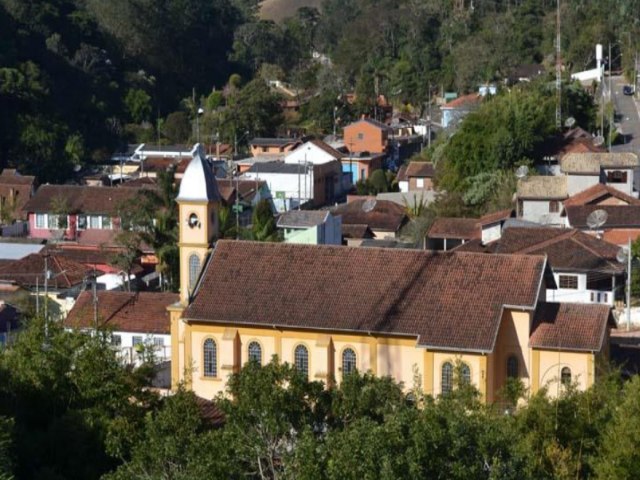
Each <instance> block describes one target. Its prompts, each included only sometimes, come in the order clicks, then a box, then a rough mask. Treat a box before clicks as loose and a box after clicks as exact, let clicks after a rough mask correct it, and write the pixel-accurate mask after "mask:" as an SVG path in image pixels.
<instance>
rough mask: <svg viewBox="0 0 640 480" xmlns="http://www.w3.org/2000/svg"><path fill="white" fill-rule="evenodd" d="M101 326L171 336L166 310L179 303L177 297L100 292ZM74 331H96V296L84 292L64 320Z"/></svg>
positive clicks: (159, 294)
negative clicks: (76, 329) (94, 328)
mask: <svg viewBox="0 0 640 480" xmlns="http://www.w3.org/2000/svg"><path fill="white" fill-rule="evenodd" d="M97 297H98V322H99V323H100V325H101V326H107V327H111V328H113V329H114V330H116V331H121V332H135V333H147V334H154V333H155V334H163V335H168V334H169V333H170V331H171V325H170V321H169V312H168V311H167V307H168V306H169V305H172V304H174V303H176V302H177V301H178V300H179V295H178V294H176V293H159V292H116V291H100V292H98V294H97ZM64 325H65V326H66V327H71V328H93V326H94V323H93V295H92V294H91V292H82V293H81V294H80V296H79V297H78V300H77V301H76V303H75V305H74V306H73V308H72V309H71V311H70V312H69V315H67V318H66V319H65V320H64Z"/></svg>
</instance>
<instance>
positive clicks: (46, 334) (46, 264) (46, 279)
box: [44, 255, 49, 340]
mask: <svg viewBox="0 0 640 480" xmlns="http://www.w3.org/2000/svg"><path fill="white" fill-rule="evenodd" d="M48 293H49V255H44V338H45V340H46V339H47V338H49V309H48V303H49V302H48V301H47V295H48Z"/></svg>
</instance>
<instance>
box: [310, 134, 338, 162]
mask: <svg viewBox="0 0 640 480" xmlns="http://www.w3.org/2000/svg"><path fill="white" fill-rule="evenodd" d="M309 143H310V144H312V145H315V146H316V147H318V148H319V149H320V150H322V151H323V152H325V153H327V154H329V155H331V156H332V157H333V158H335V159H336V160H340V159H341V158H342V157H344V154H343V153H341V152H339V151H338V150H336V149H335V148H333V147H332V146H331V145H329V144H328V143H325V142H323V141H322V140H317V139H314V140H309ZM302 147H304V145H301V147H300V148H302Z"/></svg>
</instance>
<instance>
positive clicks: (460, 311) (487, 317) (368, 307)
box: [183, 240, 546, 352]
mask: <svg viewBox="0 0 640 480" xmlns="http://www.w3.org/2000/svg"><path fill="white" fill-rule="evenodd" d="M545 265H546V261H545V259H544V257H539V256H529V255H486V254H467V253H455V252H445V253H442V252H437V253H434V252H427V251H420V250H404V249H384V248H351V247H338V246H327V245H295V244H286V243H260V242H239V241H228V240H221V241H219V242H218V243H217V245H216V248H215V250H214V252H213V254H212V256H211V259H210V262H209V263H208V264H207V266H206V268H205V271H204V273H203V278H202V281H201V283H200V285H199V287H198V290H197V291H196V293H195V297H194V300H193V302H192V303H191V305H190V306H189V307H187V309H186V310H185V312H184V314H183V317H184V318H185V319H187V320H189V321H197V322H205V323H221V324H234V325H254V326H269V327H270V328H272V327H276V328H296V329H301V328H302V329H311V330H333V331H336V330H338V331H350V332H362V333H369V332H371V333H378V334H387V335H401V336H409V337H417V342H418V343H419V344H420V345H422V346H426V347H431V348H435V349H444V350H458V351H459V350H468V351H482V352H489V351H492V350H493V348H494V344H495V339H496V335H497V332H498V328H499V326H500V321H501V316H502V311H503V308H504V306H505V305H511V306H518V307H521V308H525V309H534V308H535V304H536V301H537V294H538V291H539V288H540V284H541V282H542V281H543V274H544V272H545ZM238 285H242V286H243V290H244V292H245V294H244V295H243V301H242V302H238V301H237V299H235V298H234V297H233V296H230V295H220V292H228V291H233V290H235V289H236V288H237V286H238ZM462 298H464V301H460V300H461V299H462ZM267 306H268V308H266V307H267Z"/></svg>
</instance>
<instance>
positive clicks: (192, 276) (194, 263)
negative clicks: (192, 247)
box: [189, 253, 200, 290]
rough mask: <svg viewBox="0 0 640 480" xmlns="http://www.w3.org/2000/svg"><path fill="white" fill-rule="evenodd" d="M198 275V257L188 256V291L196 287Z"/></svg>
mask: <svg viewBox="0 0 640 480" xmlns="http://www.w3.org/2000/svg"><path fill="white" fill-rule="evenodd" d="M199 273H200V257H198V255H196V254H195V253H192V254H191V255H190V256H189V290H191V289H193V287H195V286H196V281H197V280H198V274H199Z"/></svg>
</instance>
